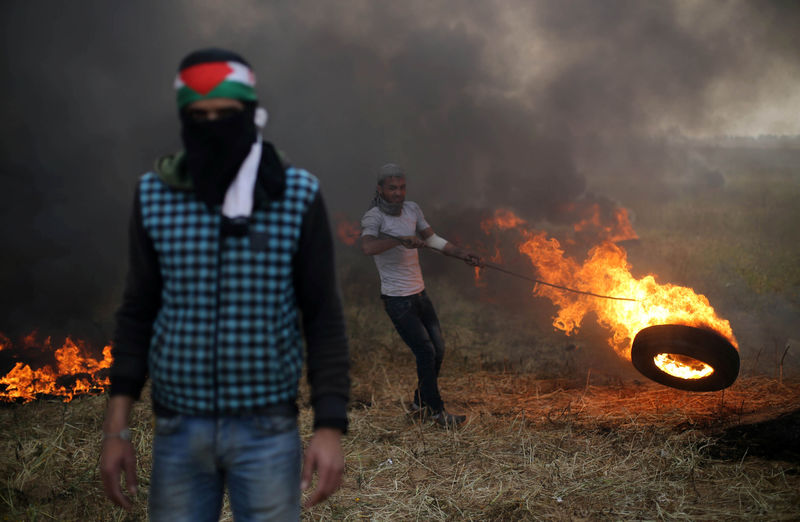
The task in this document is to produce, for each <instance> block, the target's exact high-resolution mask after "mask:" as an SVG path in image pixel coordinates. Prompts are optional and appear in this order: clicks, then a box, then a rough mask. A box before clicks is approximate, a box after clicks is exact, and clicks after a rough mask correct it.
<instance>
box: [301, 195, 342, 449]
mask: <svg viewBox="0 0 800 522" xmlns="http://www.w3.org/2000/svg"><path fill="white" fill-rule="evenodd" d="M294 287H295V292H296V295H297V303H298V306H299V308H300V312H301V314H302V322H303V333H304V335H305V339H306V345H307V357H306V364H307V366H308V382H309V384H310V385H311V404H312V405H313V406H314V429H316V428H319V427H322V426H325V427H332V428H338V429H340V430H341V431H342V433H344V432H346V431H347V400H348V398H349V394H350V376H349V369H350V360H349V355H348V347H347V336H346V334H345V326H344V314H343V313H342V301H341V298H340V297H339V289H338V286H337V284H336V270H335V265H334V255H333V240H332V238H331V230H330V225H329V223H328V215H327V212H326V210H325V203H324V202H323V200H322V195H321V194H320V193H319V192H318V193H317V195H316V197H315V198H314V201H313V202H312V203H311V206H310V208H309V210H308V212H307V213H306V215H305V216H304V218H303V225H302V231H301V235H300V244H299V248H298V250H297V253H296V254H295V257H294Z"/></svg>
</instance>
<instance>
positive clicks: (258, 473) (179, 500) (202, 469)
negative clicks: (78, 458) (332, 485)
mask: <svg viewBox="0 0 800 522" xmlns="http://www.w3.org/2000/svg"><path fill="white" fill-rule="evenodd" d="M301 455H302V450H301V446H300V437H299V434H298V431H297V419H296V418H294V417H282V416H281V417H279V416H267V415H253V416H242V417H188V416H183V415H177V416H175V417H156V429H155V440H154V441H153V471H152V474H151V478H150V498H149V501H148V504H149V505H148V507H149V514H150V520H153V521H170V522H182V521H185V522H202V521H215V522H216V521H218V520H219V516H220V512H221V510H222V498H223V494H224V490H225V486H226V485H227V487H228V492H229V495H230V501H231V509H232V511H233V517H234V519H235V520H236V521H237V522H243V521H250V520H280V521H284V520H287V521H288V520H293V521H296V520H299V518H300V462H301Z"/></svg>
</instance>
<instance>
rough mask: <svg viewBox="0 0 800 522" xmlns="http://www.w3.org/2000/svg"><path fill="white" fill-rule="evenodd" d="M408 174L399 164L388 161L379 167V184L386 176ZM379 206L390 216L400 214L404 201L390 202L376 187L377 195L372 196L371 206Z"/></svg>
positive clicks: (403, 176)
mask: <svg viewBox="0 0 800 522" xmlns="http://www.w3.org/2000/svg"><path fill="white" fill-rule="evenodd" d="M405 177H406V175H405V173H404V172H403V169H401V168H400V166H399V165H395V164H394V163H387V164H386V165H384V166H383V167H381V168H380V169H378V185H382V184H383V182H384V181H385V180H386V178H405ZM372 207H378V210H380V211H381V212H383V213H384V214H388V215H390V216H399V215H400V214H401V213H402V212H403V204H402V203H389V202H388V201H386V200H385V199H383V198H382V197H381V195H380V193H378V189H375V197H373V198H372V202H371V203H370V206H369V208H372Z"/></svg>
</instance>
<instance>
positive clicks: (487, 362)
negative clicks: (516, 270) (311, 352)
mask: <svg viewBox="0 0 800 522" xmlns="http://www.w3.org/2000/svg"><path fill="white" fill-rule="evenodd" d="M760 179H761V180H762V183H761V184H760V185H757V186H755V185H752V183H751V180H750V178H732V179H731V180H729V183H728V185H726V187H725V189H724V190H725V197H724V198H720V197H717V196H715V195H714V194H712V193H694V194H689V195H686V196H684V197H681V198H673V199H672V200H670V201H668V202H664V203H662V204H659V205H657V206H654V207H653V208H650V209H648V208H646V207H647V206H648V205H652V202H650V203H648V202H641V207H639V208H636V206H635V205H633V206H632V207H633V211H634V212H635V214H636V215H637V216H639V222H638V223H637V224H636V225H637V232H639V234H640V237H641V241H640V243H638V244H637V245H633V246H632V247H631V248H630V255H631V260H632V262H633V264H634V268H635V269H638V270H640V271H649V270H652V271H654V272H656V273H662V272H663V273H664V274H666V276H665V277H664V280H667V281H669V280H671V279H670V278H675V279H676V280H675V282H677V283H679V284H689V285H691V286H697V287H698V291H701V292H703V293H706V294H707V295H709V297H710V299H711V301H712V304H714V305H716V306H717V307H718V310H719V311H720V313H721V315H723V316H724V317H728V318H730V319H731V322H732V325H733V327H734V332H736V333H737V335H738V336H739V338H740V343H741V355H742V367H741V372H740V377H739V379H738V381H737V382H736V383H735V384H734V385H733V386H732V387H730V388H728V389H726V390H724V391H721V392H713V393H688V392H681V391H677V390H673V389H669V388H665V387H663V386H660V385H657V384H655V383H651V382H649V381H647V380H646V379H644V378H643V377H641V376H640V375H639V374H638V373H636V372H635V370H633V369H632V367H631V366H630V363H627V362H625V361H622V360H620V359H618V358H617V356H616V355H614V354H613V353H612V351H611V349H610V348H609V347H608V346H607V343H606V340H605V332H603V331H601V329H600V328H599V327H596V326H594V327H593V326H592V325H591V324H587V325H586V326H585V328H584V329H583V331H582V333H580V334H579V335H577V336H575V337H565V336H564V335H563V334H561V333H558V332H555V331H554V330H553V328H552V327H551V326H550V323H549V317H550V316H551V315H552V309H551V308H550V307H549V305H548V304H547V303H543V302H542V299H536V298H533V297H532V296H530V295H529V292H530V289H529V288H526V287H524V286H520V285H513V284H509V283H507V282H506V283H503V282H502V281H503V279H502V276H499V275H498V276H495V278H494V279H489V280H488V281H487V284H488V289H487V288H483V289H480V288H475V287H474V286H473V285H472V284H471V275H470V274H469V271H468V270H467V269H466V268H465V267H463V265H460V266H459V267H458V272H457V273H458V274H460V275H457V276H456V275H452V274H450V273H444V274H442V273H437V270H433V269H432V270H431V272H432V273H433V275H431V276H430V277H429V279H428V287H429V292H430V294H431V296H432V298H433V300H434V302H435V303H436V305H437V308H438V310H439V314H440V319H441V321H442V325H443V330H444V333H445V337H446V340H447V343H448V353H447V356H446V360H445V366H444V370H443V376H442V378H441V387H442V390H443V396H444V398H445V401H446V403H447V405H448V408H449V409H451V410H452V411H455V412H458V413H465V414H466V415H467V416H468V422H467V423H466V425H465V426H463V427H461V428H460V429H457V430H445V429H441V428H438V427H435V426H434V425H432V424H430V423H428V422H425V421H420V420H419V419H416V418H415V417H413V416H412V415H410V414H409V413H408V410H407V404H408V402H409V399H410V394H411V390H412V389H413V388H414V380H415V377H414V375H415V373H414V363H413V359H412V356H411V354H410V351H409V350H408V349H407V348H406V347H405V346H404V345H403V344H402V342H401V341H400V339H399V337H398V336H397V335H396V334H395V332H394V331H393V329H392V328H391V324H390V322H389V320H388V318H386V317H385V314H384V313H383V311H382V309H381V308H380V300H379V299H378V298H377V295H376V289H377V286H376V284H375V279H376V278H377V277H376V274H375V273H374V267H373V266H372V265H371V261H370V260H365V259H363V258H362V257H360V256H358V255H357V254H356V253H355V252H353V251H348V250H345V251H343V252H342V254H341V255H340V266H341V272H342V287H343V292H344V298H345V303H346V315H347V323H348V332H349V336H350V339H351V351H352V360H353V371H352V377H353V387H352V401H351V405H350V421H351V429H350V433H349V434H348V435H347V437H346V438H345V439H344V445H345V446H344V449H345V452H346V461H347V467H346V476H345V481H344V486H343V487H342V489H341V490H340V491H339V492H338V493H337V494H336V495H334V496H333V497H332V498H331V499H330V500H329V501H328V502H326V503H324V504H322V505H320V506H318V507H315V508H314V509H312V510H310V511H306V512H304V514H303V517H304V519H305V520H386V521H394V520H545V519H547V520H726V521H727V520H797V519H799V518H800V450H798V448H800V440H799V437H800V413H798V412H800V372H798V360H800V346H797V345H795V344H792V343H794V342H796V341H791V340H790V339H789V340H787V339H788V337H787V336H790V335H791V331H788V330H782V329H781V328H784V327H786V325H789V326H791V325H792V321H779V320H778V319H779V318H780V317H781V316H780V315H779V314H778V312H780V313H788V314H789V315H790V316H792V314H794V315H793V317H794V319H795V321H794V325H796V324H797V321H796V318H797V312H798V310H800V302H798V297H797V295H798V294H797V292H798V288H800V276H798V273H799V271H800V268H798V265H797V264H796V260H797V259H798V258H799V257H800V246H798V245H800V241H796V240H797V239H798V237H797V236H798V233H797V231H796V228H797V226H796V224H797V223H798V222H800V211H799V210H798V209H797V208H796V203H795V202H796V201H797V200H798V199H797V198H798V197H799V196H800V189H799V188H798V183H797V182H796V181H795V180H794V179H793V178H792V177H791V176H787V175H775V176H773V177H772V178H770V177H769V176H762V177H761V178H760ZM764 179H766V180H768V182H767V183H766V188H764V183H763V180H764ZM754 187H755V188H754ZM698 220H699V221H700V222H701V223H702V227H701V228H700V229H702V230H701V231H702V233H701V232H700V231H699V230H700V229H699V228H698V224H697V222H698ZM664 223H669V224H670V226H669V227H665V226H664ZM768 251H769V252H770V254H769V255H765V252H768ZM442 262H445V263H456V262H455V261H451V260H444V261H442V260H438V261H435V263H442ZM425 263H426V260H423V265H424V266H423V268H424V269H425ZM434 268H435V267H434ZM453 272H454V273H455V272H456V269H455V268H454V269H453ZM503 285H505V286H503ZM493 288H495V290H493ZM497 288H500V289H501V290H497ZM776 303H779V304H780V306H783V308H776V307H777V306H778V305H777V304H776ZM775 310H777V312H775ZM787 310H788V312H787ZM589 323H590V322H589ZM740 325H743V326H740ZM794 328H795V329H796V326H794ZM787 331H788V332H789V333H787ZM765 332H766V333H765ZM781 335H783V336H784V337H781ZM787 343H788V351H785V350H786V346H787ZM105 400H106V399H105V397H103V396H94V397H80V398H77V399H76V400H74V401H73V402H71V403H67V404H63V403H59V402H51V401H44V400H40V401H35V402H32V403H29V404H24V405H4V406H3V405H0V425H2V426H3V428H2V430H1V431H0V520H31V521H33V520H37V521H45V520H76V521H84V520H87V521H89V520H103V521H105V520H144V519H146V511H145V505H146V493H147V488H148V478H147V477H148V472H149V468H150V460H149V446H150V442H151V438H152V428H151V414H150V408H149V405H148V404H147V402H146V400H145V401H143V402H142V403H140V404H139V405H138V406H137V409H136V411H135V415H134V422H133V426H132V428H133V430H134V433H135V444H136V446H137V448H138V454H139V468H140V472H139V476H140V486H141V488H140V489H141V491H140V494H139V498H138V499H137V502H136V508H135V510H134V511H133V512H132V513H126V512H124V511H122V510H119V509H116V508H114V507H113V506H112V505H111V504H110V502H109V501H107V500H106V499H105V498H104V497H103V494H102V490H101V488H100V485H99V479H98V473H97V465H98V450H99V433H100V425H101V421H102V414H103V409H104V405H105ZM300 405H301V426H302V433H303V436H304V439H305V440H307V439H308V436H309V435H310V431H309V429H310V422H311V411H310V408H309V407H308V402H307V390H306V389H305V386H304V387H303V389H302V396H301V400H300ZM224 519H225V520H230V514H229V512H228V511H227V510H226V512H225V515H224Z"/></svg>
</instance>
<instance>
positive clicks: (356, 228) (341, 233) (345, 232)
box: [336, 214, 361, 246]
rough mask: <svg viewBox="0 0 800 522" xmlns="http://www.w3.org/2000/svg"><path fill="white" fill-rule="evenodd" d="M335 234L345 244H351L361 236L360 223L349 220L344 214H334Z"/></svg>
mask: <svg viewBox="0 0 800 522" xmlns="http://www.w3.org/2000/svg"><path fill="white" fill-rule="evenodd" d="M336 221H337V223H336V236H337V237H338V238H339V239H340V240H341V241H342V243H344V244H345V245H347V246H353V245H355V244H356V241H358V238H359V237H361V224H360V223H359V222H358V221H350V220H348V219H347V218H346V217H345V216H344V215H342V214H337V215H336Z"/></svg>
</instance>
